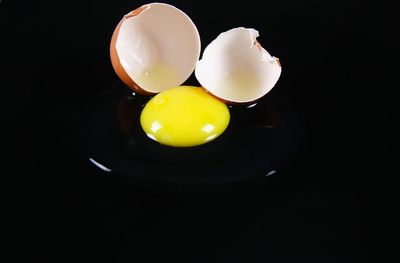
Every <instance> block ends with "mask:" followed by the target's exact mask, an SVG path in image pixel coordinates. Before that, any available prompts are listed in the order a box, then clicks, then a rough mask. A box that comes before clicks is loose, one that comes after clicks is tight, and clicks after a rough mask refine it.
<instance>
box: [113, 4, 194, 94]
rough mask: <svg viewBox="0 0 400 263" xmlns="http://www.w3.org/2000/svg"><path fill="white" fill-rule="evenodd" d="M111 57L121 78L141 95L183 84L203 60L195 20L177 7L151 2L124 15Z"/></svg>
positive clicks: (116, 31) (115, 35)
mask: <svg viewBox="0 0 400 263" xmlns="http://www.w3.org/2000/svg"><path fill="white" fill-rule="evenodd" d="M110 56H111V62H112V65H113V68H114V70H115V72H116V73H117V75H118V76H119V77H120V79H121V80H122V81H123V82H124V83H125V84H126V85H127V86H128V87H130V88H131V89H132V90H134V91H135V92H137V93H139V94H142V95H153V94H156V93H158V92H161V91H163V90H166V89H168V88H171V87H175V86H179V85H181V84H182V83H183V82H184V81H185V80H186V79H187V78H188V77H189V76H190V75H191V74H192V72H193V70H194V68H195V66H196V63H197V61H198V59H199V57H200V36H199V33H198V30H197V28H196V26H195V25H194V23H193V22H192V20H191V19H190V18H189V17H188V16H187V15H186V14H185V13H184V12H182V11H181V10H179V9H177V8H176V7H174V6H171V5H168V4H162V3H152V4H147V5H143V6H141V7H139V8H138V9H136V10H134V11H132V12H130V13H128V14H127V15H125V16H124V17H123V18H122V20H121V21H120V22H119V24H118V25H117V27H116V28H115V30H114V33H113V36H112V39H111V44H110Z"/></svg>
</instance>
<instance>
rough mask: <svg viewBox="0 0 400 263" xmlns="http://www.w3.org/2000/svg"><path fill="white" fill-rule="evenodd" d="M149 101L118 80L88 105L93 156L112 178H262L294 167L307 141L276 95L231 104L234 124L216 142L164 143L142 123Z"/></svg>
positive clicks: (88, 138)
mask: <svg viewBox="0 0 400 263" xmlns="http://www.w3.org/2000/svg"><path fill="white" fill-rule="evenodd" d="M148 100H149V98H148V97H143V96H140V95H132V93H131V92H130V91H129V89H128V88H127V87H126V86H123V85H121V84H120V82H118V83H117V84H115V85H114V86H113V87H111V88H110V89H109V90H108V91H106V92H105V93H103V94H101V95H99V96H96V97H95V98H93V99H91V100H90V102H89V103H88V104H87V108H86V109H87V114H88V120H87V125H86V139H85V141H86V142H87V145H88V154H89V156H88V160H90V162H92V163H93V164H94V165H96V166H97V167H98V168H99V169H101V170H103V171H104V172H106V173H109V174H110V176H113V177H123V178H124V179H126V180H127V181H130V182H132V183H135V182H136V183H146V182H147V183H148V184H163V183H164V184H213V183H233V182H236V183H240V181H246V180H256V179H260V178H261V179H263V178H264V177H266V176H267V175H271V174H274V173H276V172H277V171H279V170H280V169H281V168H282V166H283V165H289V164H290V162H291V161H292V160H293V159H294V158H295V154H296V153H298V152H299V151H300V147H301V144H302V142H303V131H302V129H301V127H300V124H299V122H298V120H297V117H296V115H295V114H294V112H293V111H292V110H291V109H290V107H289V105H287V104H286V103H284V102H283V101H282V99H280V98H279V97H277V96H276V95H274V94H273V93H271V94H268V95H267V96H266V97H264V98H263V99H262V100H260V101H258V102H257V103H256V104H252V105H248V106H230V112H231V121H230V124H229V126H228V128H227V130H226V131H225V132H224V133H223V134H222V135H221V136H220V137H219V138H218V139H216V140H214V141H212V142H209V143H207V144H204V145H201V146H196V147H188V148H175V147H169V146H164V145H161V144H159V143H157V142H155V141H153V140H151V139H149V138H148V137H147V136H146V134H145V133H144V132H143V130H142V128H141V126H140V121H139V118H140V114H141V110H142V108H143V106H144V105H145V104H146V102H147V101H148Z"/></svg>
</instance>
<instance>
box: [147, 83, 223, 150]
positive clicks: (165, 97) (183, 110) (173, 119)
mask: <svg viewBox="0 0 400 263" xmlns="http://www.w3.org/2000/svg"><path fill="white" fill-rule="evenodd" d="M229 120H230V115H229V110H228V107H227V106H226V105H225V104H224V103H223V102H221V101H219V100H217V99H215V98H214V97H212V96H211V95H209V94H207V93H206V92H205V91H204V90H202V89H200V88H198V87H191V86H180V87H176V88H172V89H168V90H166V91H163V92H161V93H159V94H157V95H156V96H155V97H154V98H152V99H151V100H150V101H149V102H148V103H147V104H146V106H145V107H144V109H143V111H142V114H141V116H140V123H141V125H142V128H143V130H144V131H145V132H146V134H147V136H148V137H150V138H152V139H153V140H155V141H158V142H160V143H161V144H165V145H169V146H175V147H189V146H196V145H200V144H204V143H206V142H209V141H211V140H213V139H215V138H217V137H218V136H219V135H221V134H222V133H223V132H224V131H225V129H226V128H227V127H228V124H229Z"/></svg>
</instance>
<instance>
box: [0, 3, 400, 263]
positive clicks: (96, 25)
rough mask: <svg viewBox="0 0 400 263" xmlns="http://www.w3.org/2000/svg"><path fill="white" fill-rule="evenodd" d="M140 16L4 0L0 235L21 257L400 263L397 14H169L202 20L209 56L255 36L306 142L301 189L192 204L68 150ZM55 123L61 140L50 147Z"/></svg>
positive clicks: (313, 7)
mask: <svg viewBox="0 0 400 263" xmlns="http://www.w3.org/2000/svg"><path fill="white" fill-rule="evenodd" d="M142 3H145V2H143V1H132V0H131V1H111V0H110V1H74V0H72V1H10V0H8V1H7V0H3V1H1V2H0V23H1V24H0V25H1V26H0V30H1V34H0V35H1V44H0V45H1V46H0V47H1V49H0V50H1V59H0V63H1V73H0V74H1V79H0V87H1V103H0V105H1V113H2V116H1V125H2V130H3V131H5V135H4V136H2V138H1V140H2V151H3V155H4V156H5V157H3V161H5V164H4V165H3V167H2V172H1V177H2V179H3V182H4V186H5V187H6V188H7V189H9V190H11V191H10V194H9V195H7V197H8V198H6V200H7V202H8V203H9V204H11V208H12V210H11V212H10V213H6V216H5V218H7V219H9V220H8V221H7V224H6V225H5V226H6V228H7V229H9V230H10V235H6V236H5V238H6V239H7V243H8V244H10V246H11V248H13V250H9V251H13V252H11V253H12V259H13V260H15V261H16V262H19V261H21V260H22V259H24V260H25V262H31V261H34V260H40V261H41V262H64V261H65V262H67V261H68V262H71V261H81V260H86V261H89V262H95V261H103V260H104V261H109V262H153V261H156V260H174V261H178V262H180V261H182V262H183V261H184V262H303V261H304V262H392V261H393V262H395V261H396V260H395V249H396V248H398V242H396V240H398V222H399V221H398V218H396V217H395V213H396V211H397V210H398V208H399V204H398V201H399V200H398V195H397V191H398V190H397V188H398V184H396V177H397V176H398V175H399V171H398V170H399V169H398V156H399V155H398V132H399V130H398V122H397V119H398V117H397V115H395V112H396V108H397V105H398V104H397V101H398V100H399V99H400V98H399V92H398V88H399V87H398V80H397V76H398V72H397V70H398V65H397V66H396V64H398V63H397V61H398V59H399V56H398V54H397V49H398V48H399V42H398V41H397V40H396V39H395V37H396V36H397V35H398V28H397V27H396V16H397V14H396V9H395V8H394V6H389V5H386V4H385V3H384V2H381V1H289V0H285V1H259V3H258V2H256V1H243V2H240V1H238V2H224V1H198V2H194V1H169V3H171V4H174V5H175V6H177V7H178V8H180V9H181V10H183V11H184V12H186V13H187V14H188V15H189V16H190V17H191V18H192V20H193V21H194V22H195V24H196V25H197V27H198V30H199V32H200V36H201V39H202V45H203V48H204V46H206V45H207V44H208V43H209V42H210V41H211V40H212V39H214V38H215V37H216V36H217V35H218V34H219V33H220V32H222V31H224V30H227V29H230V28H232V27H236V26H246V27H254V28H256V29H258V30H259V31H260V38H259V41H260V42H261V44H262V45H263V46H264V47H265V48H266V49H267V50H268V51H270V52H271V54H273V55H275V56H277V57H279V58H280V59H281V62H282V64H283V74H282V77H281V79H280V81H279V84H278V85H277V86H276V87H275V88H274V89H275V91H276V92H277V93H278V94H280V95H281V96H282V97H284V98H285V99H287V100H288V101H289V102H290V104H291V105H292V107H293V109H294V110H295V111H296V113H297V114H298V116H299V119H300V121H301V123H302V126H303V128H304V130H305V133H306V138H307V144H306V147H305V149H304V151H303V152H302V154H301V156H299V160H298V163H297V164H296V166H295V167H294V168H293V167H292V168H290V169H289V170H290V173H291V175H292V176H293V177H295V178H297V179H296V180H295V183H293V182H292V183H289V184H288V185H287V187H285V185H283V186H282V185H281V186H280V187H279V188H277V189H275V190H273V191H272V190H271V189H268V191H267V193H266V190H265V191H263V188H262V187H261V190H260V189H259V188H258V189H257V191H253V190H251V191H247V192H246V191H244V192H243V191H240V192H238V193H236V192H235V193H234V194H232V193H231V192H230V193H227V192H220V193H218V191H217V193H216V192H213V193H207V194H204V195H200V196H199V195H195V196H191V195H187V194H185V195H183V194H180V195H176V194H165V193H163V194H162V193H158V192H154V191H153V192H151V191H147V190H144V189H135V188H126V187H123V186H121V185H118V184H113V183H111V182H109V181H108V179H101V178H103V177H104V176H102V175H100V176H96V174H97V173H98V171H97V170H96V169H95V168H94V167H92V166H91V165H90V164H88V163H87V162H83V161H82V160H81V159H80V158H81V157H80V155H79V151H80V150H79V146H80V145H79V142H77V141H74V140H73V139H71V138H74V133H77V128H76V127H74V126H73V125H71V123H76V121H77V120H79V118H80V116H79V114H78V113H77V112H75V111H74V110H73V109H74V108H76V106H77V105H79V103H82V101H85V100H87V99H88V98H90V97H91V96H93V95H94V94H97V93H99V92H101V91H102V90H105V89H107V88H108V87H109V86H110V85H111V84H112V83H114V82H115V81H117V77H116V75H115V74H114V71H113V69H112V67H111V64H110V60H109V56H108V45H109V41H110V38H111V34H112V32H113V29H114V27H115V26H116V24H117V23H118V22H119V20H120V19H121V17H122V15H123V14H125V13H127V12H129V11H131V10H133V9H135V8H136V7H138V6H140V5H141V4H142ZM192 84H195V83H192ZM54 120H57V123H59V125H61V127H62V130H63V131H64V132H63V133H61V134H54V132H55V129H54V127H52V125H53V124H52V121H54ZM57 129H59V128H57ZM99 178H100V179H99ZM6 192H7V193H8V191H6ZM14 249H15V250H14ZM14 251H15V252H14ZM139 258H145V259H146V260H143V259H142V260H140V259H139Z"/></svg>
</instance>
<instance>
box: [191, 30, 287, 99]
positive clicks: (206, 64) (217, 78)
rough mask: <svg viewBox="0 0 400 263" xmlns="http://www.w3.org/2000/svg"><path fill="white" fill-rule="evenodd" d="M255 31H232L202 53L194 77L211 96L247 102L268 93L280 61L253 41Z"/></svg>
mask: <svg viewBox="0 0 400 263" xmlns="http://www.w3.org/2000/svg"><path fill="white" fill-rule="evenodd" d="M258 36H259V34H258V31H257V30H254V29H248V28H243V27H239V28H234V29H231V30H229V31H226V32H224V33H221V34H220V35H219V36H218V37H217V38H216V39H215V40H214V41H212V42H211V43H210V44H209V45H208V46H207V47H206V49H205V50H204V53H203V57H202V59H201V60H200V61H199V62H198V64H197V67H196V69H195V74H196V78H197V79H198V81H199V82H200V83H201V85H202V86H203V87H204V88H205V89H207V90H208V91H209V92H210V93H212V94H213V95H215V96H216V97H218V98H221V99H223V100H224V101H228V102H237V103H246V102H251V101H254V100H257V99H259V98H261V97H262V96H264V95H265V94H267V93H268V92H269V91H270V90H271V89H272V88H273V87H274V85H275V83H276V82H277V81H278V79H279V76H280V74H281V66H280V64H279V60H278V59H277V58H275V57H273V56H271V55H270V54H269V53H268V52H267V51H266V50H265V49H264V48H263V47H262V46H261V45H260V44H259V43H258V42H257V40H256V38H257V37H258Z"/></svg>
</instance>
